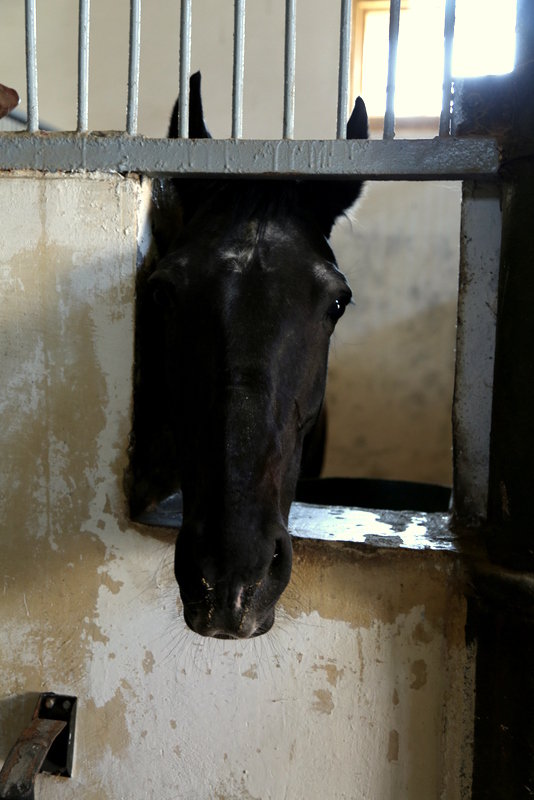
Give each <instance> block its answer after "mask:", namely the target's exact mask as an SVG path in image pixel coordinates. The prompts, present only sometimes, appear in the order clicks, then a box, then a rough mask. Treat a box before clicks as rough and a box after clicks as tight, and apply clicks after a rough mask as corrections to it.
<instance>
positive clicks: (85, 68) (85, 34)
mask: <svg viewBox="0 0 534 800" xmlns="http://www.w3.org/2000/svg"><path fill="white" fill-rule="evenodd" d="M89 10H90V0H80V4H79V15H78V132H79V133H84V132H85V131H87V128H88V124H89Z"/></svg>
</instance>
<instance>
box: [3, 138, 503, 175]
mask: <svg viewBox="0 0 534 800" xmlns="http://www.w3.org/2000/svg"><path fill="white" fill-rule="evenodd" d="M499 165H500V151H499V147H498V144H497V142H496V140H495V139H491V138H475V137H473V138H465V139H460V138H458V139H456V138H447V139H445V138H444V139H439V138H435V139H399V140H387V141H386V140H371V141H362V140H346V139H345V140H343V139H328V140H303V141H298V140H292V141H291V140H285V139H283V140H279V139H276V140H261V141H257V140H252V139H246V140H233V139H148V138H144V137H142V136H136V137H129V136H126V135H125V134H112V133H110V134H100V135H92V134H90V135H78V134H71V133H48V134H29V133H26V132H19V133H0V170H2V169H4V170H13V169H21V170H24V169H36V170H42V171H49V172H57V171H67V172H71V171H89V172H99V171H103V172H106V171H107V172H121V173H126V172H139V173H143V174H145V175H149V176H162V175H193V174H202V175H203V176H206V177H234V176H235V177H247V176H249V177H256V178H277V177H278V178H283V177H291V178H298V177H303V178H341V179H343V178H347V179H349V178H354V177H357V178H360V179H362V180H378V181H383V180H447V179H454V180H462V179H467V178H477V179H479V180H491V179H494V178H496V177H497V175H498V170H499Z"/></svg>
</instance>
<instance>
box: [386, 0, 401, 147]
mask: <svg viewBox="0 0 534 800" xmlns="http://www.w3.org/2000/svg"><path fill="white" fill-rule="evenodd" d="M400 7H401V0H390V4H389V57H388V80H387V85H386V113H385V115H384V139H393V138H394V136H395V82H396V78H397V50H398V46H399V25H400Z"/></svg>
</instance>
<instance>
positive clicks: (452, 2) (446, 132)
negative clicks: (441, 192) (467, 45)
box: [439, 0, 456, 136]
mask: <svg viewBox="0 0 534 800" xmlns="http://www.w3.org/2000/svg"><path fill="white" fill-rule="evenodd" d="M455 12H456V0H446V3H445V26H444V33H443V36H444V50H443V93H442V100H441V115H440V118H439V135H440V136H450V126H451V99H452V91H451V89H452V84H451V81H452V46H453V42H454V21H455Z"/></svg>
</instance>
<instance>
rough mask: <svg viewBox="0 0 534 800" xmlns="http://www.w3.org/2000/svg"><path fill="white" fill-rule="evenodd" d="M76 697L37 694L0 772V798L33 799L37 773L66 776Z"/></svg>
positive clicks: (48, 693)
mask: <svg viewBox="0 0 534 800" xmlns="http://www.w3.org/2000/svg"><path fill="white" fill-rule="evenodd" d="M76 704H77V698H76V697H70V696H68V695H61V694H54V693H53V692H46V693H44V694H41V695H39V700H38V702H37V705H36V707H35V711H34V712H33V718H32V721H31V723H30V725H28V727H27V728H25V730H23V731H22V733H21V734H20V736H19V738H18V739H17V741H16V742H15V744H14V745H13V747H12V748H11V750H10V751H9V754H8V756H7V758H6V760H5V762H4V766H3V767H2V770H1V771H0V800H34V798H35V786H34V784H35V778H36V776H37V773H38V772H49V773H51V774H53V775H64V776H70V775H71V774H72V756H73V751H74V729H75V724H76Z"/></svg>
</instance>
